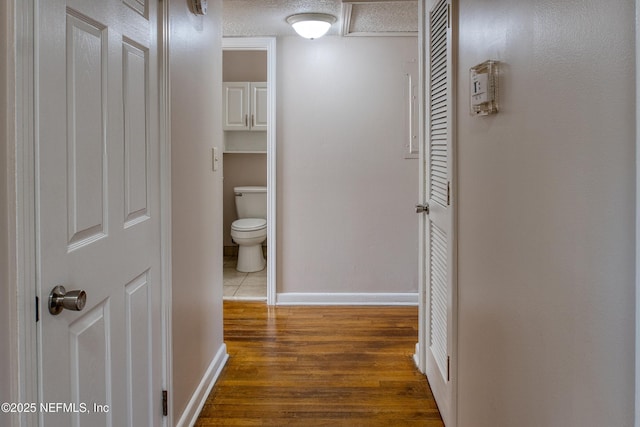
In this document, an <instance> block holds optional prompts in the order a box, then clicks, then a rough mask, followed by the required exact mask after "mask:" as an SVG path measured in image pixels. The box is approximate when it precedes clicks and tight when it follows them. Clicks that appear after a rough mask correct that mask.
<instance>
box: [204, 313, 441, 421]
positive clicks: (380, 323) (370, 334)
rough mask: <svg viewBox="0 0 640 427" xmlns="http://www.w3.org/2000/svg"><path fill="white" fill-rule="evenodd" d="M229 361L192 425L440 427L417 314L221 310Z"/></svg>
mask: <svg viewBox="0 0 640 427" xmlns="http://www.w3.org/2000/svg"><path fill="white" fill-rule="evenodd" d="M224 310H225V312H224V320H225V322H224V325H225V342H226V344H227V351H228V353H229V356H230V357H229V361H228V362H227V366H226V367H225V368H224V370H223V372H222V374H221V376H220V378H219V379H218V382H217V383H216V385H215V386H214V388H213V390H212V391H211V394H210V395H209V397H208V399H207V402H206V403H205V405H204V408H203V410H202V412H201V414H200V417H199V419H198V421H197V422H196V424H195V425H196V426H227V425H235V426H304V427H310V426H396V425H398V426H429V427H443V426H444V424H443V423H442V419H441V418H440V414H439V412H438V408H437V406H436V403H435V401H434V399H433V395H432V394H431V390H430V389H429V384H428V383H427V380H426V378H425V377H424V376H423V375H422V374H421V373H420V372H419V371H418V370H417V369H416V367H415V365H414V363H413V359H412V354H413V351H414V348H415V343H416V342H417V339H418V333H417V325H418V309H417V308H416V307H360V306H356V307H351V306H349V307H346V306H332V307H320V306H311V307H309V306H306V307H290V306H281V307H267V306H266V304H265V303H264V302H257V303H256V302H240V301H225V302H224Z"/></svg>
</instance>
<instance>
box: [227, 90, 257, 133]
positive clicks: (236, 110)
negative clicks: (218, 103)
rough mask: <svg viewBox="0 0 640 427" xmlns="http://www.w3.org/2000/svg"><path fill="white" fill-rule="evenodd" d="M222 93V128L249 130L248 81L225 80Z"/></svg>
mask: <svg viewBox="0 0 640 427" xmlns="http://www.w3.org/2000/svg"><path fill="white" fill-rule="evenodd" d="M222 93H223V105H222V114H223V123H222V129H224V130H249V128H250V126H249V110H250V109H249V83H247V82H225V83H223V84H222Z"/></svg>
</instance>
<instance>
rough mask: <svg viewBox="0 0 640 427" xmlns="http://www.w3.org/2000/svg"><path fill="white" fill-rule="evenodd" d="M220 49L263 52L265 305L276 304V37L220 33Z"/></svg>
mask: <svg viewBox="0 0 640 427" xmlns="http://www.w3.org/2000/svg"><path fill="white" fill-rule="evenodd" d="M222 50H223V51H225V50H264V51H266V52H267V88H268V92H267V305H275V304H276V277H277V275H276V265H277V264H276V248H277V245H276V224H277V221H276V218H277V217H276V200H277V199H276V189H277V186H276V38H275V37H223V38H222Z"/></svg>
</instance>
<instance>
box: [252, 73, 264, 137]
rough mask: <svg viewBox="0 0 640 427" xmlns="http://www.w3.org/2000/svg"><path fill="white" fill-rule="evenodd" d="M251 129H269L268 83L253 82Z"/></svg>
mask: <svg viewBox="0 0 640 427" xmlns="http://www.w3.org/2000/svg"><path fill="white" fill-rule="evenodd" d="M251 130H261V131H266V130H267V83H266V82H258V83H251Z"/></svg>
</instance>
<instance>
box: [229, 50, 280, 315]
mask: <svg viewBox="0 0 640 427" xmlns="http://www.w3.org/2000/svg"><path fill="white" fill-rule="evenodd" d="M222 49H223V86H224V89H223V98H225V99H224V100H223V103H224V105H223V108H222V110H223V114H224V116H225V119H224V120H223V121H224V129H225V130H224V138H223V140H224V146H223V154H222V158H223V176H224V184H223V221H224V241H223V244H224V250H223V254H224V264H223V265H224V299H228V300H234V299H235V300H240V299H242V300H264V301H266V302H267V304H269V305H274V304H275V301H276V285H275V283H276V281H275V278H276V267H275V266H276V262H275V261H276V237H275V236H276V233H275V226H276V202H275V201H276V196H275V190H276V185H275V177H276V174H275V170H276V168H275V162H276V159H275V157H276V156H275V131H276V129H275V123H276V120H275V38H223V39H222ZM227 92H228V93H229V94H230V95H229V99H226V98H227V97H226V93H227ZM245 92H246V93H245ZM227 109H234V111H235V113H231V112H229V113H227ZM234 114H235V116H234ZM236 116H237V117H236ZM227 119H228V120H227ZM247 186H251V187H255V186H259V187H266V188H267V198H266V199H267V202H266V204H267V206H266V211H267V215H266V216H267V218H266V220H267V239H266V242H264V243H263V254H264V256H265V258H266V267H265V268H264V269H262V270H258V271H251V272H246V271H238V270H237V268H236V267H237V265H238V248H239V247H238V245H237V243H236V242H234V241H233V240H232V238H231V225H232V223H233V221H235V220H236V219H237V218H238V217H237V215H236V206H235V200H236V193H237V192H236V191H234V188H237V187H247Z"/></svg>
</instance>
